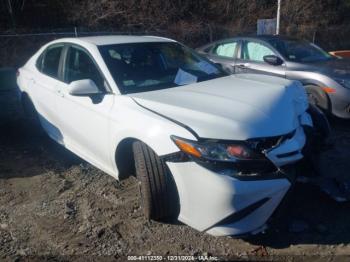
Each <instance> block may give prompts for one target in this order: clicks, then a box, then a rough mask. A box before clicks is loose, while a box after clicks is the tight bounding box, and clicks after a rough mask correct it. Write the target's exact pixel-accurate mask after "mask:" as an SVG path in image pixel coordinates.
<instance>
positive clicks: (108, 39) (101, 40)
mask: <svg viewBox="0 0 350 262" xmlns="http://www.w3.org/2000/svg"><path fill="white" fill-rule="evenodd" d="M65 41H68V42H72V43H74V42H80V43H81V42H85V43H89V44H93V45H97V46H100V45H113V44H125V43H145V42H175V40H172V39H169V38H165V37H159V36H135V35H104V36H86V37H74V38H73V37H71V38H62V39H58V40H57V41H55V42H65Z"/></svg>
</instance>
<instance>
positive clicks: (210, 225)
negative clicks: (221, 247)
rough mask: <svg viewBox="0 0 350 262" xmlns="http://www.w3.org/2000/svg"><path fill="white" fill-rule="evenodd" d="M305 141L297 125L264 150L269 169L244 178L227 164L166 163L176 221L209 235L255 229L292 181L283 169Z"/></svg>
mask: <svg viewBox="0 0 350 262" xmlns="http://www.w3.org/2000/svg"><path fill="white" fill-rule="evenodd" d="M305 143H306V136H305V133H304V129H303V127H302V126H300V127H298V128H297V129H296V130H295V132H293V136H292V137H290V138H288V139H286V140H285V141H284V142H283V143H281V144H279V145H278V146H276V147H274V148H271V149H269V150H267V151H266V152H264V153H265V155H266V157H267V159H269V160H270V161H269V162H270V163H273V166H274V170H270V171H269V172H266V171H265V173H264V174H251V175H250V176H249V179H244V178H243V176H242V177H240V175H239V174H238V173H237V170H234V169H233V168H222V169H221V170H220V169H217V168H216V169H211V168H208V167H206V166H205V165H202V164H201V163H198V162H196V161H188V162H175V161H174V162H172V161H167V162H166V163H167V165H168V167H169V169H170V171H171V173H172V175H173V177H174V180H175V183H176V186H177V190H178V193H179V200H180V214H179V217H178V219H179V220H180V221H181V222H183V223H185V224H187V225H189V226H191V227H193V228H195V229H197V230H199V231H203V232H206V233H209V234H211V235H215V236H227V235H245V234H249V233H251V234H255V233H259V232H260V231H261V230H263V229H264V225H265V224H266V222H267V220H268V219H269V218H270V216H271V215H272V213H273V212H274V211H275V209H276V208H277V206H278V205H279V204H280V202H281V200H282V199H283V198H284V196H285V194H286V193H287V191H288V190H289V188H290V187H291V185H292V183H293V181H294V180H295V179H294V178H295V174H294V171H293V170H294V169H293V168H288V169H286V168H285V167H286V166H293V163H295V162H297V161H299V160H300V159H302V158H303V153H302V150H303V147H304V145H305Z"/></svg>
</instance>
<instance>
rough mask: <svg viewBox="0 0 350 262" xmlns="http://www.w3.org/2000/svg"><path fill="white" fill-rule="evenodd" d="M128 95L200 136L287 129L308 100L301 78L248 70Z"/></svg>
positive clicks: (237, 135)
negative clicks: (296, 79) (273, 75)
mask: <svg viewBox="0 0 350 262" xmlns="http://www.w3.org/2000/svg"><path fill="white" fill-rule="evenodd" d="M129 96H130V97H132V98H133V99H134V100H135V101H136V102H137V103H138V104H140V105H141V106H143V107H145V108H148V109H150V110H152V111H155V112H157V113H159V114H161V115H164V116H166V117H168V118H171V119H173V120H176V121H178V122H180V123H182V124H184V125H186V126H188V127H190V128H191V129H192V130H194V131H195V132H196V133H197V135H198V136H199V137H202V138H213V139H228V140H245V139H248V138H257V137H270V136H276V135H282V134H286V133H288V132H291V131H292V130H294V129H295V128H296V127H297V126H298V125H299V122H298V115H300V114H301V113H303V112H304V111H305V110H306V108H307V106H308V104H307V98H306V95H305V91H304V89H303V87H302V86H301V84H300V83H299V82H291V81H287V80H284V79H281V78H277V77H270V76H262V75H248V74H246V75H231V76H227V77H223V78H218V79H214V80H209V81H205V82H200V83H195V84H191V85H186V86H182V87H176V88H169V89H164V90H159V91H150V92H143V93H135V94H129Z"/></svg>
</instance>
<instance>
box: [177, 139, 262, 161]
mask: <svg viewBox="0 0 350 262" xmlns="http://www.w3.org/2000/svg"><path fill="white" fill-rule="evenodd" d="M171 139H172V140H173V141H174V143H175V144H176V145H177V146H178V148H179V149H180V150H181V151H182V152H184V153H186V154H188V155H190V156H192V157H195V158H199V159H203V160H211V161H220V162H237V161H239V160H259V159H263V158H264V155H263V154H261V153H258V152H255V151H254V150H252V149H251V148H249V146H248V145H247V144H245V143H244V142H230V143H222V142H218V141H204V142H198V141H192V140H188V139H184V138H180V137H177V136H171Z"/></svg>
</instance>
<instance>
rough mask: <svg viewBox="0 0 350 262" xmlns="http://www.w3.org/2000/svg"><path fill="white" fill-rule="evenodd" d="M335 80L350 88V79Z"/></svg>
mask: <svg viewBox="0 0 350 262" xmlns="http://www.w3.org/2000/svg"><path fill="white" fill-rule="evenodd" d="M334 80H335V81H337V82H338V83H339V84H341V85H342V86H343V87H345V88H350V79H340V78H335V79H334Z"/></svg>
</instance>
